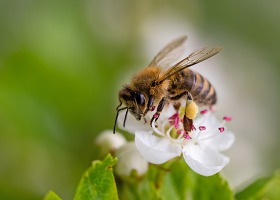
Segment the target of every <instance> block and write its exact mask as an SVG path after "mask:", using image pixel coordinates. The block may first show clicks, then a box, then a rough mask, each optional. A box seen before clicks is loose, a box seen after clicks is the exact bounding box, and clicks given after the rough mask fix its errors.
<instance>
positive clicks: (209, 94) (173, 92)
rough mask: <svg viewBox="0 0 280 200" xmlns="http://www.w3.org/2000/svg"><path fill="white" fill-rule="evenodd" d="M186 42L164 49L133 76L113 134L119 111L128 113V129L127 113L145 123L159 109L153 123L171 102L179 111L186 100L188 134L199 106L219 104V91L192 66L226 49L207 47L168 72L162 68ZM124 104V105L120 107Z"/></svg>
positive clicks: (122, 97) (123, 93) (180, 40)
mask: <svg viewBox="0 0 280 200" xmlns="http://www.w3.org/2000/svg"><path fill="white" fill-rule="evenodd" d="M186 39H187V37H186V36H182V37H180V38H177V39H176V40H174V41H173V42H171V43H169V44H168V45H167V46H165V47H164V48H163V49H162V50H161V51H160V52H159V53H158V54H157V55H156V56H155V58H154V59H153V60H152V61H151V63H150V64H149V65H148V66H147V67H146V68H144V69H143V70H142V71H140V72H138V73H137V74H136V75H134V77H133V78H132V80H131V82H130V84H127V85H125V86H124V87H123V88H122V89H121V90H120V91H119V101H120V105H119V106H118V107H117V109H116V110H117V115H116V119H115V124H114V133H115V129H116V124H117V119H118V115H119V112H120V111H124V110H126V113H125V118H124V122H123V126H125V121H126V118H127V114H128V111H129V112H130V113H131V114H132V115H133V116H134V117H135V118H136V119H137V120H141V118H142V117H143V118H144V121H145V123H146V122H147V120H146V119H145V115H146V114H147V113H148V112H150V111H154V110H155V109H156V112H155V113H154V115H153V117H152V119H151V121H150V123H151V124H152V122H153V121H154V120H155V121H156V120H157V119H158V118H159V117H160V113H161V111H162V110H163V108H164V107H165V106H166V105H168V104H169V103H172V104H173V105H174V107H175V108H176V107H177V108H178V109H179V107H180V103H179V102H180V101H181V100H182V99H184V100H186V106H185V114H184V118H183V125H184V130H185V131H186V133H188V132H189V131H191V130H192V128H193V124H192V123H193V119H194V118H195V117H196V114H197V111H198V107H197V105H196V103H198V104H202V105H205V106H209V107H212V106H213V105H214V104H215V103H216V102H217V96H216V92H215V89H214V87H213V86H212V85H211V83H210V82H209V81H208V80H207V79H206V78H205V77H203V76H202V75H200V74H199V73H197V72H195V71H193V70H190V69H189V67H191V66H193V65H195V64H197V63H200V62H202V61H204V60H206V59H208V58H210V57H212V56H214V55H216V54H217V53H219V52H220V51H221V50H223V47H221V46H210V47H205V48H202V49H199V50H196V51H194V52H193V53H191V54H190V55H189V56H188V57H186V58H184V59H183V60H181V61H179V62H177V63H176V64H174V65H172V66H171V67H169V68H167V69H165V68H164V67H162V66H161V62H162V61H163V60H164V59H166V58H167V57H168V56H170V55H172V52H173V53H174V52H176V50H177V49H179V48H180V47H181V46H182V44H183V43H184V42H185V41H186ZM123 104H124V105H125V106H124V107H122V108H121V106H122V105H123ZM178 105H179V106H178Z"/></svg>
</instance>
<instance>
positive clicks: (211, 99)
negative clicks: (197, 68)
mask: <svg viewBox="0 0 280 200" xmlns="http://www.w3.org/2000/svg"><path fill="white" fill-rule="evenodd" d="M190 71H191V70H190ZM191 76H193V77H192V79H193V80H194V82H193V84H192V87H191V89H190V90H189V92H190V93H191V94H192V96H193V98H194V100H195V101H197V102H198V103H201V104H205V105H210V106H211V105H214V104H215V103H216V102H217V96H216V91H215V89H214V87H213V86H212V85H211V83H210V82H209V81H208V80H207V79H206V78H204V77H203V76H202V75H200V74H199V73H197V72H194V71H192V73H191Z"/></svg>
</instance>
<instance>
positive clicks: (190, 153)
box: [183, 143, 229, 176]
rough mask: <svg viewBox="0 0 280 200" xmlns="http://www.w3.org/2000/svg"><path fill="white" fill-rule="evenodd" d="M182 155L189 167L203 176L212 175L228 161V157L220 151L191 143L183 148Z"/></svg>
mask: <svg viewBox="0 0 280 200" xmlns="http://www.w3.org/2000/svg"><path fill="white" fill-rule="evenodd" d="M183 156H184V159H185V161H186V163H187V164H188V165H189V166H190V168H191V169H192V170H194V171H195V172H197V173H198V174H201V175H203V176H211V175H214V174H216V173H218V172H219V171H221V170H222V169H223V168H224V167H225V166H226V165H227V164H228V163H229V158H228V157H226V156H224V155H222V154H221V153H219V152H217V151H215V150H213V149H211V148H205V147H204V146H200V145H197V144H193V143H188V144H187V145H186V146H185V147H184V148H183Z"/></svg>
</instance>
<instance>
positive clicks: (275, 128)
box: [0, 0, 280, 199]
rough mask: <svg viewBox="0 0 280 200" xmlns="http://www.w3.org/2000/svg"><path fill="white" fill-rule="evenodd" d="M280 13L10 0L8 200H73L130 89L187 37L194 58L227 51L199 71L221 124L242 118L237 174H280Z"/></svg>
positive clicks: (222, 5)
mask: <svg viewBox="0 0 280 200" xmlns="http://www.w3.org/2000/svg"><path fill="white" fill-rule="evenodd" d="M279 6H280V2H279V1H273V0H269V1H261V0H257V1H252V0H249V1H242V0H237V1H217V0H214V1H206V0H198V1H194V0H187V1H181V0H174V1H167V0H163V1H148V0H142V1H129V0H121V1H113V0H104V1H89V0H82V1H66V0H59V1H35V0H34V1H31V0H0V199H41V198H42V197H43V196H44V194H45V193H46V192H47V191H48V190H50V189H52V190H54V191H56V192H57V193H58V194H59V195H60V196H61V197H63V198H64V199H71V198H72V197H73V195H74V191H75V187H76V185H77V184H78V181H79V179H80V177H81V175H82V173H83V171H84V170H85V169H86V168H87V167H88V166H89V165H90V163H91V161H92V160H93V159H96V158H97V157H98V156H97V153H96V152H97V150H96V149H97V147H96V146H95V145H94V138H95V137H96V135H97V134H98V133H100V132H101V131H102V130H104V129H111V128H112V126H113V122H114V116H115V107H116V105H117V103H118V98H117V92H118V90H119V88H120V87H121V85H122V84H123V83H125V82H126V81H127V80H129V76H130V75H131V74H133V73H134V72H136V71H137V70H138V69H140V68H141V67H143V66H145V65H146V64H147V63H149V61H150V60H151V59H152V57H153V55H155V54H156V52H157V51H158V50H159V49H160V48H161V47H162V46H163V45H165V44H166V43H167V42H170V41H171V40H173V39H174V38H176V37H178V36H181V35H188V36H189V39H188V43H189V44H190V46H189V47H188V46H187V47H188V48H189V49H188V50H189V51H192V50H194V49H195V48H201V47H203V46H207V45H212V44H217V45H222V46H224V47H225V50H224V51H223V53H222V54H219V55H218V56H217V57H215V59H213V60H209V61H207V63H208V64H209V65H213V67H209V68H208V67H205V68H204V67H201V68H200V67H199V66H198V67H197V68H199V70H200V72H201V73H202V74H204V75H205V76H207V78H208V79H209V80H211V81H212V82H213V84H214V85H215V86H216V87H217V91H218V95H219V99H220V101H219V104H218V114H219V115H223V114H229V115H232V116H233V117H234V121H233V122H232V123H231V124H230V125H229V127H230V129H232V130H233V131H234V132H235V133H236V143H235V145H234V146H233V148H232V149H231V150H230V151H229V152H228V153H227V155H229V156H231V163H230V165H229V166H228V167H227V168H226V169H225V170H224V174H225V176H226V177H228V179H229V181H230V182H231V184H232V185H233V186H240V185H241V186H242V185H243V184H244V183H246V181H245V180H253V179H254V178H256V177H259V176H261V175H264V174H267V173H269V172H271V171H273V170H275V169H276V168H278V167H280V159H279V155H277V154H278V152H279V151H280V147H279V146H280V145H279V139H280V133H279V117H278V114H279V112H280V110H279V105H278V102H279V96H280V95H279V85H280V79H279V78H278V73H279V71H280V70H279V69H280V68H279V65H280V56H279V52H280V39H279V36H280V26H279V21H280V20H279V19H280V12H279ZM188 43H187V44H188ZM203 65H206V64H203ZM201 66H202V65H201ZM204 70H205V71H204Z"/></svg>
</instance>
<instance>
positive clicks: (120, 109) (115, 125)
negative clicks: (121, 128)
mask: <svg viewBox="0 0 280 200" xmlns="http://www.w3.org/2000/svg"><path fill="white" fill-rule="evenodd" d="M125 109H127V110H128V107H123V108H119V109H117V115H116V119H115V123H114V129H113V134H115V133H116V128H117V121H118V117H119V112H120V111H122V110H125ZM126 115H127V114H126ZM126 115H125V119H126Z"/></svg>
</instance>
